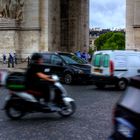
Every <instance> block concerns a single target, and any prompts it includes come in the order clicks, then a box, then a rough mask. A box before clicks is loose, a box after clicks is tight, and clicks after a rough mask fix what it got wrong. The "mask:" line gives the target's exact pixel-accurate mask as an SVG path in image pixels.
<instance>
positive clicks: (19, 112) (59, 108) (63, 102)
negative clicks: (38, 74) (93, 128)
mask: <svg viewBox="0 0 140 140" xmlns="http://www.w3.org/2000/svg"><path fill="white" fill-rule="evenodd" d="M52 79H53V80H55V82H54V83H53V85H51V88H50V90H51V93H50V94H51V95H53V96H51V97H52V98H51V99H50V102H49V103H46V102H45V101H44V98H43V97H42V94H41V93H40V92H36V91H33V90H29V89H27V90H23V91H14V90H11V89H10V90H9V91H8V92H9V93H8V96H7V98H6V101H5V106H4V110H5V112H6V115H7V116H8V117H9V118H11V119H13V120H17V119H20V118H22V117H23V116H24V115H26V114H27V113H33V112H43V113H53V112H57V113H58V114H60V115H61V116H63V117H68V116H71V115H72V114H74V112H75V110H76V104H75V101H74V99H72V98H70V97H69V96H68V93H67V91H66V90H65V88H64V87H63V85H62V84H61V83H60V82H59V78H58V76H56V75H53V76H52ZM15 86H17V85H15ZM20 86H21V85H20Z"/></svg>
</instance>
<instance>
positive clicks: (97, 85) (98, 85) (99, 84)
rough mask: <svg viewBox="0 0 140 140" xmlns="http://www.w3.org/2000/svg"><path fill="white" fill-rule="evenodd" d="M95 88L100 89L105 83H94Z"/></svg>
mask: <svg viewBox="0 0 140 140" xmlns="http://www.w3.org/2000/svg"><path fill="white" fill-rule="evenodd" d="M95 85H96V87H97V88H99V89H102V88H104V87H105V84H101V83H96V84H95Z"/></svg>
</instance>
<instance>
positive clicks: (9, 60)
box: [8, 53, 14, 67]
mask: <svg viewBox="0 0 140 140" xmlns="http://www.w3.org/2000/svg"><path fill="white" fill-rule="evenodd" d="M10 64H12V67H14V58H13V56H12V54H11V53H9V57H8V67H10Z"/></svg>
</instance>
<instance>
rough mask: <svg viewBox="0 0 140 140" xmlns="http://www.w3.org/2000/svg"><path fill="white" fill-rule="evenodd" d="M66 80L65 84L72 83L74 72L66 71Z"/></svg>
mask: <svg viewBox="0 0 140 140" xmlns="http://www.w3.org/2000/svg"><path fill="white" fill-rule="evenodd" d="M64 82H65V84H68V85H70V84H72V82H73V77H72V74H70V73H66V74H65V76H64Z"/></svg>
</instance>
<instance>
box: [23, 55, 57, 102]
mask: <svg viewBox="0 0 140 140" xmlns="http://www.w3.org/2000/svg"><path fill="white" fill-rule="evenodd" d="M31 60H32V62H31V63H30V65H29V68H28V69H27V72H26V87H27V89H31V90H35V91H39V92H41V93H43V97H44V99H45V101H46V102H49V99H50V90H49V85H48V84H49V83H50V82H52V83H53V82H55V81H54V80H53V79H51V77H50V76H49V75H47V74H45V73H44V69H45V66H44V65H43V58H42V55H41V54H40V53H34V54H33V56H32V59H31Z"/></svg>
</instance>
